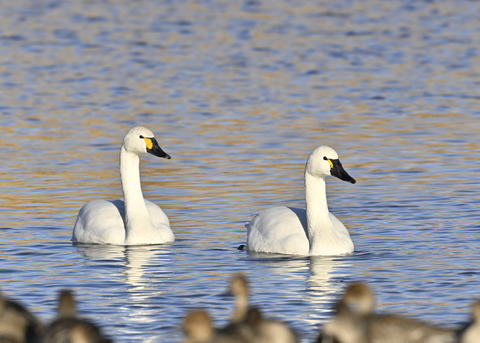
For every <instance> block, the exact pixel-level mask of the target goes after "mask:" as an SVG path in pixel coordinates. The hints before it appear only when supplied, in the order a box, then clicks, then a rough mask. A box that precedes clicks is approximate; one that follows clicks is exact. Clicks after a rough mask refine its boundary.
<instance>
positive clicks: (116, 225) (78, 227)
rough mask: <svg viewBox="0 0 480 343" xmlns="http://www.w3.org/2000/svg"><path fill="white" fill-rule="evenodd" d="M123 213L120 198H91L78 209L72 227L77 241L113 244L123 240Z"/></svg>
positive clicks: (73, 238) (73, 237)
mask: <svg viewBox="0 0 480 343" xmlns="http://www.w3.org/2000/svg"><path fill="white" fill-rule="evenodd" d="M124 213H125V210H124V204H123V201H122V200H115V201H106V200H92V201H89V202H87V203H86V204H85V205H83V207H82V208H81V209H80V212H79V213H78V217H77V221H76V222H75V226H74V228H73V234H72V241H73V242H77V243H95V244H115V245H122V244H124V242H125V224H124V221H123V217H122V216H123V215H124Z"/></svg>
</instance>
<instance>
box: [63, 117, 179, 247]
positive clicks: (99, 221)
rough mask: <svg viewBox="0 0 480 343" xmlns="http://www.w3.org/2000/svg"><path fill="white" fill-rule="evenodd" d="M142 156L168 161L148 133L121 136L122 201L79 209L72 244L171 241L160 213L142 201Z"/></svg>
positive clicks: (136, 129)
mask: <svg viewBox="0 0 480 343" xmlns="http://www.w3.org/2000/svg"><path fill="white" fill-rule="evenodd" d="M146 153H150V154H152V155H155V156H158V157H163V158H167V159H170V155H168V154H167V153H165V152H164V151H163V150H162V148H160V146H159V145H158V143H157V141H156V139H155V138H154V136H153V133H152V131H150V130H149V129H147V128H144V127H142V126H136V127H134V128H133V129H131V130H130V131H129V132H128V133H127V135H126V136H125V139H124V140H123V145H122V148H121V151H120V175H121V179H122V188H123V198H124V200H114V201H106V200H93V201H89V202H87V203H86V204H85V205H83V207H82V208H81V209H80V212H79V213H78V217H77V221H76V223H75V227H74V228H73V235H72V241H73V242H77V243H96V244H114V245H146V244H162V243H171V242H173V241H174V240H175V237H174V235H173V232H172V230H171V229H170V222H169V221H168V217H167V216H166V215H165V213H164V212H163V211H162V209H161V208H160V207H158V206H157V205H155V204H154V203H153V202H151V201H148V200H144V199H143V195H142V189H141V186H140V170H139V164H140V159H139V156H141V155H144V154H146Z"/></svg>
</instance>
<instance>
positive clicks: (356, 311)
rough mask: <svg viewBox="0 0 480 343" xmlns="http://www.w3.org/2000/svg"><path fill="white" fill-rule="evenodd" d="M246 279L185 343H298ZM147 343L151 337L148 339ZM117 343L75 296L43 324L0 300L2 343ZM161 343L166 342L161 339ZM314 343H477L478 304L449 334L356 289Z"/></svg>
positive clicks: (232, 286) (64, 299)
mask: <svg viewBox="0 0 480 343" xmlns="http://www.w3.org/2000/svg"><path fill="white" fill-rule="evenodd" d="M249 292H250V290H249V286H248V281H247V279H246V278H245V276H244V275H241V274H237V275H234V276H233V277H232V278H231V280H230V283H229V293H230V294H232V295H233V297H234V305H233V309H232V315H231V316H230V318H229V319H228V323H227V324H226V325H225V326H223V327H220V328H215V327H214V326H213V320H212V318H211V317H210V315H209V313H208V310H206V309H195V310H192V311H190V312H189V313H187V314H186V315H185V318H184V319H183V322H181V323H180V322H179V329H181V330H182V331H183V335H184V339H183V342H184V343H300V342H306V340H304V339H303V340H302V339H301V337H300V336H299V334H298V333H297V332H296V331H295V330H294V329H293V328H291V327H290V326H289V325H287V324H285V323H283V322H282V321H280V320H276V319H272V318H269V317H267V316H266V315H265V314H264V313H263V311H262V309H261V308H259V307H256V306H252V305H250V304H249ZM145 339H147V337H145ZM108 342H113V340H112V339H111V338H109V336H108V335H107V334H105V333H104V332H103V330H102V329H101V328H100V327H99V326H98V325H96V324H95V323H94V322H93V321H92V320H89V319H85V318H83V317H81V316H79V315H78V314H77V310H76V303H75V300H74V297H73V293H72V292H71V291H69V290H63V291H60V292H59V300H58V310H57V317H56V318H55V319H54V320H52V321H51V322H50V323H49V324H46V325H45V324H44V323H42V322H41V321H40V320H39V319H38V318H37V317H36V316H35V315H34V314H33V313H32V312H31V311H30V310H28V309H27V308H26V307H24V306H22V305H21V304H19V303H17V302H15V301H12V300H8V299H6V298H5V297H3V296H1V295H0V343H108ZM159 342H163V341H162V340H161V339H160V340H159ZM313 342H314V343H479V342H480V301H479V300H477V301H475V302H474V303H473V307H472V317H471V318H470V319H469V320H468V319H466V324H465V325H462V326H461V327H458V328H445V327H440V326H437V325H434V324H431V323H427V322H424V321H421V320H417V319H413V318H408V317H405V316H400V315H396V314H391V313H378V312H376V311H375V299H374V296H373V293H372V291H371V290H370V287H369V286H368V285H366V284H364V283H352V284H350V285H348V286H347V287H346V290H345V292H344V294H343V296H342V297H341V299H339V300H338V301H337V302H336V304H335V306H334V311H333V316H332V318H331V319H330V320H328V321H326V322H325V323H324V324H323V325H322V326H321V328H320V329H319V334H318V336H317V337H316V338H315V339H314V340H313Z"/></svg>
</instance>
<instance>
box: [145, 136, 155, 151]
mask: <svg viewBox="0 0 480 343" xmlns="http://www.w3.org/2000/svg"><path fill="white" fill-rule="evenodd" d="M143 139H144V140H145V144H147V149H151V148H153V142H152V140H151V139H150V138H147V137H143Z"/></svg>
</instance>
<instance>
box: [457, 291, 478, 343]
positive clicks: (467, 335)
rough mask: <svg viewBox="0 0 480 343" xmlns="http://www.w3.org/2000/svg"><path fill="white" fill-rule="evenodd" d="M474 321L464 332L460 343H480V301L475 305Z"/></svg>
mask: <svg viewBox="0 0 480 343" xmlns="http://www.w3.org/2000/svg"><path fill="white" fill-rule="evenodd" d="M472 312H473V313H472V314H473V320H472V323H470V324H469V325H468V326H467V327H466V329H465V330H464V331H463V332H462V334H461V337H460V343H480V300H477V301H475V302H474V304H473V311H472Z"/></svg>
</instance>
